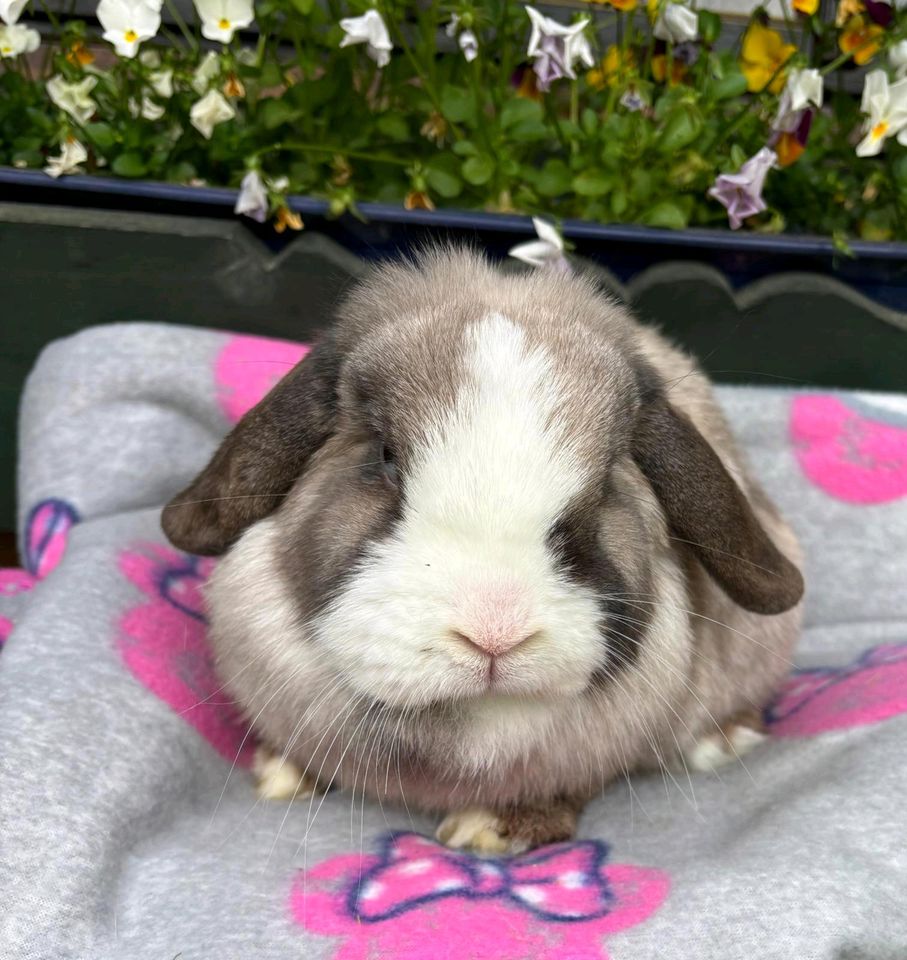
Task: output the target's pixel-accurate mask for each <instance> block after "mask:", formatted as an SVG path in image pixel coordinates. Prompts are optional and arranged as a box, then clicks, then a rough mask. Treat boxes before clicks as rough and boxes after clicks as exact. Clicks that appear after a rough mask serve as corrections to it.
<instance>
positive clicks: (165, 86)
mask: <svg viewBox="0 0 907 960" xmlns="http://www.w3.org/2000/svg"><path fill="white" fill-rule="evenodd" d="M148 85H149V86H150V87H151V89H152V90H153V91H154V92H155V93H156V94H157V95H158V96H159V97H160V98H161V99H162V100H169V99H170V98H171V97H172V96H173V71H172V70H170V69H167V70H155V71H154V73H149V74H148Z"/></svg>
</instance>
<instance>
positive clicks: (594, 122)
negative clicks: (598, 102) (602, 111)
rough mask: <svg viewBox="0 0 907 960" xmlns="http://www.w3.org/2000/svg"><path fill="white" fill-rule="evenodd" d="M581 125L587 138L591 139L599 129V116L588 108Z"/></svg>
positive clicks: (581, 119)
mask: <svg viewBox="0 0 907 960" xmlns="http://www.w3.org/2000/svg"><path fill="white" fill-rule="evenodd" d="M580 123H581V125H582V128H583V132H584V133H585V134H586V136H589V137H591V136H592V135H593V134H594V133H595V131H596V130H598V127H599V122H598V114H597V113H596V112H595V111H594V110H591V109H590V108H589V107H586V109H585V110H583V115H582V117H581V118H580Z"/></svg>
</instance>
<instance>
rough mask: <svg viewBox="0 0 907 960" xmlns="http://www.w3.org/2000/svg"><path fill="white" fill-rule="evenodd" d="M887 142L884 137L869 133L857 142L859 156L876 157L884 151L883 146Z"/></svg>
mask: <svg viewBox="0 0 907 960" xmlns="http://www.w3.org/2000/svg"><path fill="white" fill-rule="evenodd" d="M884 143H885V138H884V137H873V135H872V133H871V132H870V133H867V134H866V136H865V137H863V139H862V140H861V141H860V142H859V143H858V144H857V156H858V157H874V156H875V155H876V154H878V153H881V152H882V146H883V145H884Z"/></svg>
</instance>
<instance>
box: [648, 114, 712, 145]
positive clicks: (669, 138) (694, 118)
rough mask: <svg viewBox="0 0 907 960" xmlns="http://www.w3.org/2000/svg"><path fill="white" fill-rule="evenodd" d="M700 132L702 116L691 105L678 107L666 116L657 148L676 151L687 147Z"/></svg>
mask: <svg viewBox="0 0 907 960" xmlns="http://www.w3.org/2000/svg"><path fill="white" fill-rule="evenodd" d="M701 132H702V116H701V115H700V113H699V111H698V110H697V109H696V108H695V107H692V106H682V107H678V108H677V109H676V110H675V111H674V112H673V113H671V114H670V115H669V116H668V119H667V121H666V122H665V125H664V129H663V130H662V131H661V136H660V137H659V138H658V149H659V151H660V152H661V153H676V152H677V151H678V150H683V148H684V147H688V146H689V145H690V144H691V143H692V142H693V141H694V140H695V139H696V138H697V137H698V136H699V134H700V133H701Z"/></svg>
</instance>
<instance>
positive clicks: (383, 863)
mask: <svg viewBox="0 0 907 960" xmlns="http://www.w3.org/2000/svg"><path fill="white" fill-rule="evenodd" d="M606 856H607V847H606V846H605V845H604V844H603V843H600V842H598V841H591V840H587V841H582V842H577V843H571V844H556V845H552V846H549V847H545V848H544V849H543V850H540V851H536V852H535V853H528V854H523V855H521V856H518V857H513V858H510V859H498V858H495V859H480V858H478V857H473V856H470V855H468V854H462V853H456V852H453V851H450V850H445V849H444V848H442V847H439V846H438V845H437V844H434V843H432V842H431V841H429V840H426V839H425V838H424V837H420V836H418V835H416V834H412V833H398V834H391V835H390V836H389V837H388V838H387V842H386V844H385V847H384V850H383V854H382V856H381V857H380V859H379V860H378V862H377V863H376V864H375V865H374V866H373V867H372V869H371V870H369V871H368V872H367V873H365V874H363V876H362V879H361V880H360V881H358V882H357V883H356V884H354V885H353V886H352V887H351V889H350V891H349V897H350V899H349V910H350V913H351V914H352V915H353V916H355V917H357V918H358V919H360V920H362V921H365V922H371V923H375V922H378V921H381V920H387V919H389V918H390V917H394V916H399V915H400V914H402V913H405V912H407V911H408V910H412V909H414V908H416V907H419V906H421V905H423V904H425V903H428V902H431V901H435V900H439V899H442V898H445V897H461V898H463V897H465V898H468V899H471V900H479V899H490V898H498V899H500V900H504V901H508V902H510V903H511V904H515V905H516V906H518V907H521V908H522V909H523V910H527V911H529V913H531V914H533V915H534V916H536V917H538V918H540V919H543V920H558V921H577V920H592V919H594V918H596V917H603V916H605V915H606V914H607V913H608V912H609V911H610V910H611V909H612V907H613V905H614V896H613V894H612V892H611V890H610V889H609V888H608V885H607V883H606V881H605V880H604V878H603V875H602V873H601V871H600V868H601V866H602V864H603V863H604V861H605V858H606Z"/></svg>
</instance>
